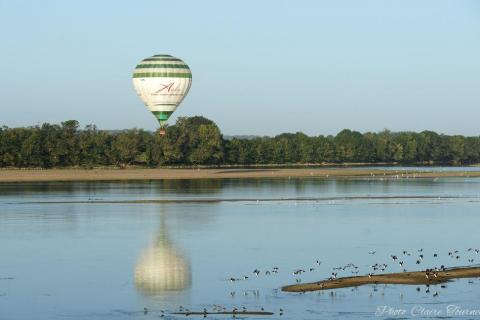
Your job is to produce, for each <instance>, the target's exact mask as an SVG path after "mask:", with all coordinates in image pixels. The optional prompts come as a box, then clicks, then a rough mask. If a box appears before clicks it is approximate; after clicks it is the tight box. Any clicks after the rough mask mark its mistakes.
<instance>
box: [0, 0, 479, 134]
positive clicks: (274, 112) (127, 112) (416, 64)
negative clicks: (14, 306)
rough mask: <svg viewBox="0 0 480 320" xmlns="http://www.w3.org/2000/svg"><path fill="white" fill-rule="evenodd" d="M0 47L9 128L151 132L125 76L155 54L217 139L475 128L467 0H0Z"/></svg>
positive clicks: (475, 60)
mask: <svg viewBox="0 0 480 320" xmlns="http://www.w3.org/2000/svg"><path fill="white" fill-rule="evenodd" d="M0 50H1V55H0V57H1V59H0V70H1V77H0V111H1V112H0V124H3V125H8V126H10V127H13V126H25V125H31V124H37V123H43V122H60V121H63V120H67V119H77V120H79V121H80V122H81V124H82V125H85V124H88V123H95V124H97V125H98V126H99V127H100V128H104V129H120V128H132V127H139V128H145V129H149V130H151V129H155V128H157V123H156V120H155V119H154V118H153V116H152V115H151V114H150V113H149V112H148V111H147V110H146V109H145V107H144V106H143V104H142V103H141V102H140V101H139V100H138V98H137V96H136V95H135V92H134V90H133V87H132V83H131V73H132V70H133V68H134V66H135V65H136V63H137V62H138V61H139V60H141V59H142V58H145V57H146V56H149V55H152V54H155V53H168V54H172V55H175V56H177V57H180V58H182V59H183V60H184V61H186V62H187V63H188V64H189V65H190V68H191V69H192V72H193V84H192V88H191V90H190V93H189V95H188V97H187V98H186V99H185V101H184V102H183V104H182V105H181V106H180V108H179V109H178V110H177V112H176V113H175V115H176V116H191V115H203V116H205V117H208V118H210V119H212V120H214V121H215V122H216V123H217V124H218V125H219V126H220V128H221V130H222V132H223V133H224V134H227V135H231V134H258V135H274V134H278V133H281V132H296V131H303V132H305V133H307V134H310V135H318V134H334V133H337V132H338V131H339V130H341V129H343V128H351V129H355V130H359V131H362V132H363V131H379V130H382V129H383V128H389V129H391V130H394V131H400V130H416V131H418V130H424V129H430V130H435V131H439V132H443V133H459V134H467V135H480V1H474V0H471V1H462V0H451V1H440V0H432V1H418V0H413V1H410V0H402V1H382V0H378V1H363V0H362V1H357V0H351V1H342V0H340V1H339V0H332V1H313V0H312V1H293V0H292V1H279V0H271V1H267V0H264V1H260V0H256V1H253V0H252V1H222V0H218V1H209V0H202V1H198V0H191V1H159V0H152V1H142V0H139V1H63V0H62V1H60V0H59V1H47V0H42V1H21V0H15V1H13V0H11V1H7V0H0ZM175 118H176V117H173V118H172V122H173V121H174V120H175Z"/></svg>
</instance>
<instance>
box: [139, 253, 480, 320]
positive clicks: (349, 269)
mask: <svg viewBox="0 0 480 320" xmlns="http://www.w3.org/2000/svg"><path fill="white" fill-rule="evenodd" d="M368 254H369V255H370V256H372V257H377V251H369V252H368ZM479 254H480V249H477V248H468V249H467V250H466V251H465V252H463V253H462V252H461V251H460V250H452V251H449V252H448V253H445V255H444V256H442V255H441V254H439V253H437V252H434V253H431V254H428V255H427V254H426V253H425V252H424V250H423V248H420V249H418V250H416V251H415V252H414V253H413V252H409V251H407V250H403V251H402V252H401V253H400V254H395V253H392V254H390V255H389V258H390V259H389V260H390V261H391V262H385V261H384V262H377V263H374V264H370V265H368V266H364V267H368V273H366V275H368V276H370V277H371V276H373V275H374V274H379V273H383V272H386V271H389V270H392V272H398V270H395V269H394V268H395V265H398V267H399V268H400V270H401V271H403V272H407V269H406V267H407V262H408V264H409V265H412V267H415V266H417V265H422V264H424V263H425V260H426V259H427V258H432V259H434V260H435V259H440V258H442V257H448V259H451V260H452V262H460V261H462V262H463V261H468V262H469V263H473V262H474V261H475V258H474V257H473V256H475V255H479ZM462 258H466V260H464V259H462ZM430 261H431V260H430ZM425 264H426V263H425ZM321 266H322V261H320V260H318V259H317V260H315V263H314V264H312V265H311V266H308V267H299V268H295V269H293V270H291V271H290V272H291V274H292V276H293V277H294V279H295V281H296V282H297V283H300V282H301V281H302V280H301V276H302V275H303V274H306V273H311V272H314V271H319V270H320V271H322V272H324V270H322V269H323V268H321ZM361 269H363V268H361V267H360V266H358V265H356V264H354V263H347V264H345V265H340V266H336V267H332V268H331V270H330V271H328V272H329V274H328V278H327V279H328V280H335V279H337V278H338V277H339V274H340V276H351V275H352V274H353V275H358V274H359V273H360V270H361ZM445 269H446V267H445V266H444V265H439V266H434V267H431V268H426V269H423V270H425V277H426V278H427V279H429V278H430V277H432V278H435V277H437V274H438V272H439V271H443V270H445ZM279 273H280V268H279V267H277V266H275V267H273V268H268V269H264V270H263V271H262V270H261V269H260V268H255V269H254V270H253V271H252V272H251V274H250V275H248V274H245V275H242V276H241V277H230V278H228V279H227V281H230V282H237V281H246V280H249V279H254V278H259V277H261V276H273V275H276V274H279ZM468 283H469V284H472V283H473V280H469V281H468ZM440 288H446V285H445V284H440ZM430 289H431V286H430V285H429V284H426V285H425V293H427V294H432V296H433V297H438V296H439V294H440V292H439V291H434V292H431V290H430ZM354 290H357V288H352V291H354ZM377 291H378V285H373V292H370V294H369V296H370V297H371V296H373V293H374V292H377ZM416 291H417V292H421V291H422V288H421V287H420V286H418V287H416ZM249 293H251V294H252V295H253V296H259V291H258V290H247V291H244V292H243V294H244V295H245V296H246V295H248V294H249ZM322 293H323V292H322ZM230 295H231V297H232V298H234V297H235V296H236V292H235V291H232V292H230ZM330 295H331V296H332V297H334V296H335V295H336V293H335V290H331V291H330ZM382 295H383V293H382ZM400 295H401V296H403V293H400ZM148 312H149V310H148V309H147V308H145V309H144V313H145V314H147V313H148ZM165 312H166V311H164V310H161V312H160V317H164V316H165ZM255 312H260V313H261V312H265V310H264V308H263V307H260V308H259V310H257V311H249V310H247V308H246V307H244V306H242V307H240V308H237V307H225V306H222V305H217V304H214V305H213V306H212V307H210V308H209V310H207V308H204V309H203V311H191V310H189V309H188V308H185V307H183V306H180V307H178V308H177V310H175V311H174V312H173V314H184V315H189V314H192V313H193V314H200V315H201V314H203V316H204V317H206V316H207V315H210V314H231V315H232V316H233V317H234V318H235V316H236V315H239V316H240V315H242V313H244V314H248V313H255ZM278 314H279V315H280V316H282V315H283V314H284V311H283V309H279V310H278Z"/></svg>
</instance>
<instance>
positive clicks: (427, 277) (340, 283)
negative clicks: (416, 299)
mask: <svg viewBox="0 0 480 320" xmlns="http://www.w3.org/2000/svg"><path fill="white" fill-rule="evenodd" d="M477 277H480V267H478V266H475V267H457V268H449V269H446V270H445V271H435V272H433V271H430V272H428V273H427V272H425V271H414V272H399V273H389V274H380V275H371V276H357V277H345V278H338V279H334V280H323V281H318V282H311V283H303V284H294V285H289V286H285V287H283V288H282V291H285V292H307V291H317V290H329V289H340V288H348V287H358V286H361V285H366V284H408V285H430V284H432V285H433V284H440V283H445V282H448V281H451V280H454V279H460V278H477Z"/></svg>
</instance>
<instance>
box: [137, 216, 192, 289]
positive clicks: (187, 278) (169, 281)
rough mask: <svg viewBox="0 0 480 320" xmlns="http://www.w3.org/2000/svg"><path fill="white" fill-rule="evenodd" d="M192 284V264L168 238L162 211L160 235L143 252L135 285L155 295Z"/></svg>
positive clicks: (138, 263) (138, 264)
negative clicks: (190, 264)
mask: <svg viewBox="0 0 480 320" xmlns="http://www.w3.org/2000/svg"><path fill="white" fill-rule="evenodd" d="M190 284H191V272H190V266H189V264H188V262H187V261H186V259H185V258H184V257H183V255H182V254H181V253H180V252H179V251H178V250H176V249H175V247H173V245H172V243H171V242H170V241H169V240H168V238H167V235H166V228H165V223H164V217H163V213H162V216H161V231H160V235H159V237H158V239H157V240H156V242H155V243H154V245H153V246H151V247H150V248H148V249H147V250H146V251H145V252H144V253H143V254H142V256H141V257H140V259H139V260H138V262H137V265H136V267H135V285H136V287H137V288H138V289H139V290H140V291H141V292H143V293H145V294H149V295H154V294H159V293H162V292H166V291H181V290H184V289H186V288H188V287H190Z"/></svg>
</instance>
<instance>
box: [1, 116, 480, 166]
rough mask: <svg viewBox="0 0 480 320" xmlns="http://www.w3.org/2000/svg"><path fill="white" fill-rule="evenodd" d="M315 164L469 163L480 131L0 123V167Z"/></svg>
mask: <svg viewBox="0 0 480 320" xmlns="http://www.w3.org/2000/svg"><path fill="white" fill-rule="evenodd" d="M321 163H331V164H339V163H399V164H451V165H461V164H474V163H480V137H464V136H461V135H453V136H449V135H443V134H437V133H435V132H432V131H423V132H420V133H415V132H390V131H388V130H384V131H382V132H379V133H371V132H367V133H364V134H362V133H360V132H357V131H351V130H348V129H345V130H343V131H341V132H340V133H338V134H337V135H336V136H315V137H309V136H307V135H305V134H303V133H300V132H297V133H295V134H292V133H284V134H280V135H278V136H275V137H257V138H251V139H247V138H245V139H241V138H232V139H224V138H223V136H222V134H221V132H220V130H219V128H218V127H217V125H216V124H215V123H214V122H212V121H211V120H208V119H206V118H203V117H190V118H179V119H178V121H177V122H176V124H175V125H172V126H170V127H168V128H167V134H166V135H164V136H161V135H159V134H158V133H152V132H148V131H145V130H141V129H130V130H122V131H116V132H112V131H105V130H99V129H98V128H97V127H96V126H94V125H87V126H86V127H85V128H83V129H80V127H79V123H78V122H77V121H75V120H69V121H65V122H62V123H61V124H60V125H58V124H48V123H45V124H43V125H41V126H33V127H28V128H8V127H2V128H0V167H18V168H20V167H25V168H28V167H41V168H53V167H74V166H82V167H95V166H112V165H114V166H120V167H123V166H127V165H144V166H150V167H156V166H165V165H230V164H231V165H255V164H257V165H261V164H264V165H267V164H280V165H282V164H283V165H287V164H321Z"/></svg>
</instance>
